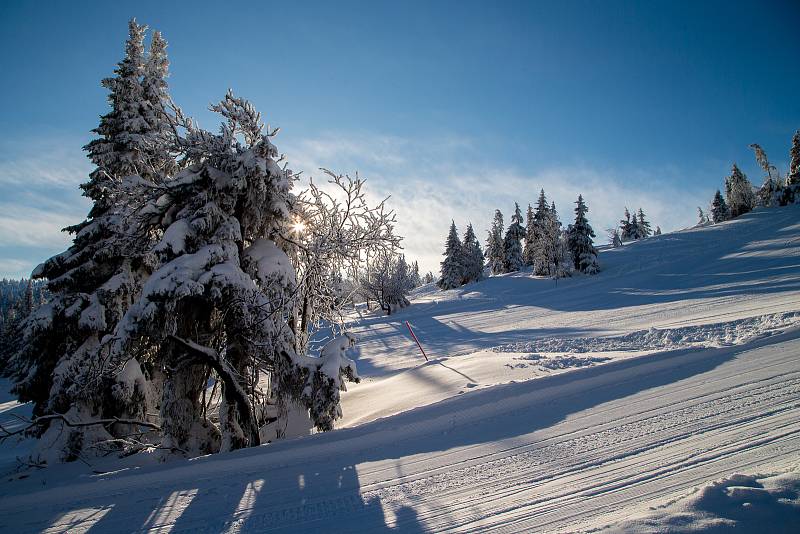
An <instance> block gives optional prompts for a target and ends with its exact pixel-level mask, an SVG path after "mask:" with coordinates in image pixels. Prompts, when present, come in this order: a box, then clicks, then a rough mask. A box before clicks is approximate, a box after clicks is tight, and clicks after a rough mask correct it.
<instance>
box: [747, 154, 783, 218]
mask: <svg viewBox="0 0 800 534" xmlns="http://www.w3.org/2000/svg"><path fill="white" fill-rule="evenodd" d="M750 148H752V149H753V152H754V153H755V157H756V163H758V166H759V167H761V169H762V170H763V171H764V172H765V173H766V174H765V176H764V183H763V184H762V185H761V187H760V188H759V190H758V194H757V195H756V197H757V202H758V204H759V205H761V206H766V207H770V206H772V205H773V203H774V202H775V200H776V198H775V197H776V195H777V193H778V190H779V183H778V179H777V178H778V177H777V174H778V170H777V169H776V168H775V166H774V165H772V164H770V162H769V159H767V153H766V152H764V149H763V148H761V146H760V145H758V144H756V143H753V144H752V145H750ZM773 174H774V175H775V176H773Z"/></svg>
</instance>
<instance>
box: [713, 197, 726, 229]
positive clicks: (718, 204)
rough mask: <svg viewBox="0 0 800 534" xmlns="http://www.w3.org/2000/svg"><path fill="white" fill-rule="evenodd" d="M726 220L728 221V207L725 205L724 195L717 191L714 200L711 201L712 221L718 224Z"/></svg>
mask: <svg viewBox="0 0 800 534" xmlns="http://www.w3.org/2000/svg"><path fill="white" fill-rule="evenodd" d="M726 220H728V205H727V204H726V203H725V198H723V196H722V193H720V191H719V189H717V192H716V193H715V194H714V200H712V201H711V221H712V222H713V223H714V224H717V223H721V222H722V221H726Z"/></svg>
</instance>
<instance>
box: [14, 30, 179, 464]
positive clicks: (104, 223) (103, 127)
mask: <svg viewBox="0 0 800 534" xmlns="http://www.w3.org/2000/svg"><path fill="white" fill-rule="evenodd" d="M128 30H129V37H128V40H127V42H126V46H125V57H124V59H123V60H122V61H121V62H120V63H119V64H118V66H117V68H116V69H115V71H114V72H115V76H113V77H110V78H106V79H104V80H103V81H102V84H103V86H104V87H106V88H107V89H108V90H109V92H110V93H109V96H108V102H109V104H110V106H111V111H109V112H108V113H107V114H106V115H103V116H102V117H101V120H100V125H99V126H98V127H97V128H96V129H95V130H94V133H96V134H97V135H98V137H97V138H96V139H94V140H93V141H91V142H90V143H89V144H88V145H86V147H85V150H86V151H87V152H88V156H89V158H90V159H91V161H92V162H93V163H94V164H95V165H96V168H95V170H94V171H92V173H91V174H90V175H89V181H88V182H86V183H85V184H83V185H82V186H81V187H82V188H83V191H84V195H85V196H87V197H88V198H89V199H91V200H92V201H93V206H92V208H91V210H90V212H89V215H88V218H87V220H86V221H84V222H82V223H80V224H77V225H75V226H72V227H70V228H68V230H69V231H70V232H71V233H73V234H74V235H75V238H74V241H73V245H72V246H71V247H70V248H69V249H68V250H67V251H65V252H63V253H61V254H59V255H57V256H54V257H53V258H50V259H49V260H47V261H46V262H44V263H43V264H42V265H40V266H39V267H37V268H36V270H35V271H34V273H33V276H34V277H37V278H46V279H47V280H48V290H49V291H50V293H51V294H52V297H51V299H50V302H48V304H47V305H45V306H42V307H40V308H39V309H38V310H37V311H36V313H34V314H32V315H31V316H30V317H29V318H28V320H27V321H26V324H25V328H24V335H23V340H22V343H21V346H20V349H19V350H18V351H17V352H16V353H15V354H13V355H12V357H11V360H10V363H9V369H8V370H7V372H11V373H12V376H13V377H14V379H15V386H14V391H15V392H16V393H17V394H18V395H19V398H20V400H23V401H33V406H34V409H33V413H34V416H42V415H45V414H50V413H58V414H66V417H68V418H69V419H70V420H71V421H72V422H81V421H83V422H85V421H87V420H91V419H97V418H102V417H107V416H109V415H113V416H115V417H122V418H140V417H142V416H144V414H145V413H147V412H148V410H151V411H152V410H153V409H154V408H155V407H154V405H152V404H150V403H149V399H146V398H145V397H146V394H145V391H144V389H146V388H145V387H144V386H142V382H137V383H136V384H132V385H130V387H126V386H125V385H120V380H122V381H123V382H124V381H125V378H126V377H125V376H122V377H120V376H119V375H117V374H115V373H114V372H112V371H109V372H106V371H105V370H103V372H98V369H99V367H100V362H103V361H105V357H104V356H103V355H102V354H101V352H102V351H104V350H105V347H104V346H103V345H102V341H103V339H104V337H106V336H107V335H109V334H111V333H112V332H113V330H114V328H115V326H116V324H117V322H118V321H119V320H120V318H121V317H122V315H123V314H124V313H125V311H126V310H127V309H128V308H129V307H130V305H131V303H132V301H133V299H134V298H135V296H136V294H137V293H138V292H139V291H140V288H141V284H142V280H143V279H144V277H146V276H147V275H148V274H149V272H150V269H151V265H150V264H149V258H148V256H147V255H146V254H144V253H142V251H141V250H139V249H137V248H136V247H131V246H129V244H128V243H127V242H126V239H127V237H128V234H129V226H130V219H131V212H130V210H128V209H127V208H126V206H125V201H126V200H127V199H128V197H127V195H126V193H125V192H124V191H123V189H122V187H121V184H122V182H123V180H124V179H128V177H135V180H140V181H142V182H147V181H153V180H157V181H163V180H164V178H165V177H164V176H161V175H160V174H159V173H160V171H161V169H158V168H156V167H154V166H153V165H152V162H153V161H155V160H157V157H155V154H156V153H160V151H161V149H160V148H159V147H158V146H156V145H154V144H153V143H152V139H151V138H150V136H149V134H150V133H151V130H150V123H148V121H147V120H146V116H147V111H148V105H147V103H146V101H145V99H144V96H143V89H142V84H141V81H142V75H143V70H144V64H145V57H144V37H145V30H146V28H145V27H144V26H141V25H139V24H137V23H136V21H135V20H131V22H130V23H129V28H128ZM135 180H134V181H135ZM142 372H144V373H146V374H149V373H151V372H152V374H151V375H150V376H149V378H157V377H156V376H155V375H157V374H158V373H157V372H156V371H155V370H154V369H144V370H143V371H139V373H140V374H141V373H142ZM34 430H35V431H36V432H37V433H45V435H44V436H43V437H42V439H41V440H40V447H41V449H42V455H47V458H46V460H49V461H60V460H71V459H75V458H76V457H77V455H78V454H79V453H80V452H81V451H82V450H85V449H87V448H88V447H91V446H92V445H93V444H94V443H96V442H100V441H105V440H108V439H110V438H112V437H114V436H116V435H121V434H124V433H126V432H127V428H126V426H125V425H109V426H106V427H98V426H86V427H67V426H66V425H65V424H64V423H63V422H62V421H59V420H53V421H52V422H50V424H42V425H39V426H37V427H36V428H35V429H34Z"/></svg>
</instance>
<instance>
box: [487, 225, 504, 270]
mask: <svg viewBox="0 0 800 534" xmlns="http://www.w3.org/2000/svg"><path fill="white" fill-rule="evenodd" d="M485 255H486V262H487V265H488V267H489V272H490V273H491V274H500V273H502V272H503V265H504V260H505V250H504V249H503V214H502V213H501V212H500V210H495V212H494V221H492V228H491V229H490V230H489V237H488V238H487V239H486V252H485Z"/></svg>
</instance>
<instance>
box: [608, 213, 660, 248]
mask: <svg viewBox="0 0 800 534" xmlns="http://www.w3.org/2000/svg"><path fill="white" fill-rule="evenodd" d="M657 230H658V234H656V233H655V231H654V230H652V229H651V225H650V222H649V221H648V220H647V216H646V215H645V213H644V210H642V208H639V209H638V210H637V211H636V212H634V213H633V215H631V212H630V211H629V210H628V208H627V207H626V208H625V216H624V218H623V219H620V221H619V226H618V227H617V228H615V229H612V230H611V232H610V242H611V245H612V246H614V247H617V246H620V245H622V243H626V242H628V241H638V240H639V239H646V238H648V237H650V236H652V235H660V234H661V229H660V228H657Z"/></svg>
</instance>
